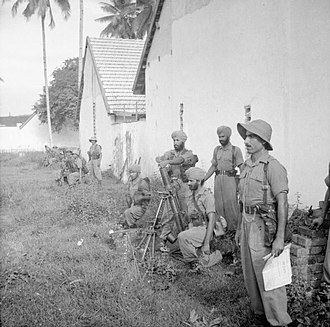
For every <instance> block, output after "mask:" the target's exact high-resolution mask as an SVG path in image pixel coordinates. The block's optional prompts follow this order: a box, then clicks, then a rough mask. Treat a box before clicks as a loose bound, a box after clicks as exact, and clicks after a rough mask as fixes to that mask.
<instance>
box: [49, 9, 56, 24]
mask: <svg viewBox="0 0 330 327" xmlns="http://www.w3.org/2000/svg"><path fill="white" fill-rule="evenodd" d="M48 11H49V25H48V26H49V27H50V28H54V27H55V20H54V16H53V11H52V7H51V6H49V7H48Z"/></svg>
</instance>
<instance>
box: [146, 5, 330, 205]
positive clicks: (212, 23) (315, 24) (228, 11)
mask: <svg viewBox="0 0 330 327" xmlns="http://www.w3.org/2000/svg"><path fill="white" fill-rule="evenodd" d="M329 6H330V5H329V1H328V0H318V1H317V2H316V1H309V0H296V1H286V0H278V1H272V0H236V1H226V0H213V1H203V2H197V1H190V0H185V1H184V0H181V1H180V3H177V1H173V0H172V1H170V0H168V1H166V2H165V5H164V8H163V11H162V15H161V19H160V22H159V25H160V30H158V31H156V34H155V37H154V41H153V45H152V48H151V52H150V55H149V57H148V65H147V75H146V77H147V125H148V132H150V135H152V137H150V139H151V145H150V152H149V157H150V161H152V159H153V157H154V156H155V155H157V154H159V153H161V152H164V151H165V150H167V149H168V148H171V147H172V144H171V143H172V142H171V139H170V133H171V132H172V130H174V129H178V128H179V105H180V103H183V104H184V130H185V131H186V132H187V134H188V141H187V147H188V148H191V149H192V150H193V151H194V152H196V153H197V154H198V155H199V157H200V162H199V165H200V166H201V167H203V168H205V169H207V168H208V166H209V164H210V159H211V156H212V151H213V148H214V147H215V146H216V145H217V136H216V132H215V131H216V127H217V126H219V125H228V126H230V127H232V129H233V136H232V143H234V144H236V145H239V146H241V148H242V150H243V152H244V149H243V141H242V140H241V138H240V137H239V135H238V133H237V132H236V124H237V122H244V105H248V104H249V105H251V107H252V118H253V119H258V118H261V119H264V120H266V121H268V122H269V123H270V124H271V125H272V126H273V137H272V144H273V146H274V151H273V153H272V154H273V155H274V156H275V157H276V158H278V159H279V160H280V161H281V162H282V163H283V164H284V165H285V166H286V168H287V169H288V173H289V182H290V185H289V186H290V202H294V201H295V198H296V197H295V194H296V193H297V192H300V193H301V194H302V199H301V200H302V202H303V203H304V204H305V205H310V204H313V205H314V206H316V205H317V204H318V201H319V200H321V199H322V198H323V196H324V191H325V187H324V186H323V179H324V177H325V174H326V173H327V164H328V162H329V160H330V146H329V140H330V128H329V126H330V124H329V123H330V106H329V103H330V92H329V91H330V37H329V35H330V33H329V32H330V8H329ZM170 21H171V23H170V25H171V26H169V22H170ZM152 167H154V166H151V165H150V168H149V169H151V168H152Z"/></svg>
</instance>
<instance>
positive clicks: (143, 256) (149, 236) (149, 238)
mask: <svg viewBox="0 0 330 327" xmlns="http://www.w3.org/2000/svg"><path fill="white" fill-rule="evenodd" d="M151 236H152V234H148V237H147V242H146V245H145V248H144V250H143V254H142V260H144V258H145V256H146V254H147V251H148V247H149V244H150V240H151Z"/></svg>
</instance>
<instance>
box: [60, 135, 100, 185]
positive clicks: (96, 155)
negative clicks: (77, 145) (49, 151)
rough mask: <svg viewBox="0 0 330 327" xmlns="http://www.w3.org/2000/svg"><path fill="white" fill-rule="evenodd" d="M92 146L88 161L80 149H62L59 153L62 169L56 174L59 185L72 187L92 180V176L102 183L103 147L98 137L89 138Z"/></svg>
mask: <svg viewBox="0 0 330 327" xmlns="http://www.w3.org/2000/svg"><path fill="white" fill-rule="evenodd" d="M89 142H90V143H91V147H90V149H89V151H88V152H87V154H88V159H89V160H88V162H86V160H85V159H84V158H83V157H82V156H81V153H80V150H78V149H74V150H70V149H67V150H60V151H59V152H58V154H57V157H56V159H57V161H59V163H60V169H59V171H58V172H57V174H56V178H55V181H56V182H57V184H58V185H60V186H61V185H63V184H65V183H66V184H68V185H69V186H70V187H72V186H74V185H76V184H78V183H82V182H86V183H88V182H90V181H91V178H94V179H96V180H97V181H98V183H99V185H101V183H102V174H101V168H100V165H101V159H102V147H101V146H100V145H99V144H97V139H96V137H95V136H92V137H91V138H90V139H89Z"/></svg>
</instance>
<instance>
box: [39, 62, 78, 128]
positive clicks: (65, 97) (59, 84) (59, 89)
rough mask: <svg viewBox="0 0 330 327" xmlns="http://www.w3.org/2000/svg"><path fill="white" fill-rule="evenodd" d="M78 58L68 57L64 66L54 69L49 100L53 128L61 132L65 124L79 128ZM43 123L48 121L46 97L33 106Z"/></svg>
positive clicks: (41, 96) (42, 97) (43, 95)
mask: <svg viewBox="0 0 330 327" xmlns="http://www.w3.org/2000/svg"><path fill="white" fill-rule="evenodd" d="M77 74H78V58H72V59H67V60H65V61H64V63H63V66H62V67H60V68H58V69H56V70H54V72H53V74H52V76H53V80H52V81H51V82H50V86H49V102H50V113H51V123H52V128H53V130H54V131H56V132H60V131H61V129H62V128H63V127H64V126H68V127H71V128H73V129H78V119H77V118H76V109H77V103H78V79H77ZM33 110H35V111H36V112H37V114H38V117H39V119H40V121H41V122H42V123H46V122H47V117H48V116H47V110H46V97H45V94H42V95H40V99H39V101H38V102H37V103H35V105H34V106H33Z"/></svg>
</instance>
